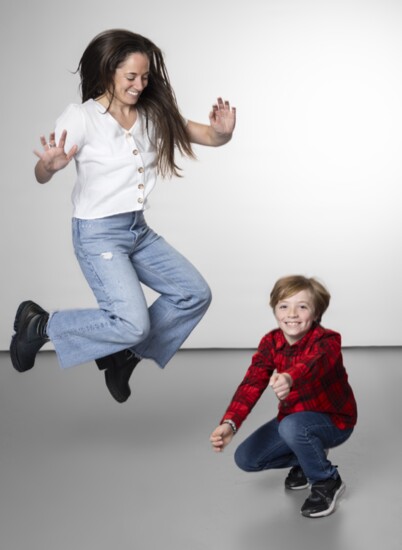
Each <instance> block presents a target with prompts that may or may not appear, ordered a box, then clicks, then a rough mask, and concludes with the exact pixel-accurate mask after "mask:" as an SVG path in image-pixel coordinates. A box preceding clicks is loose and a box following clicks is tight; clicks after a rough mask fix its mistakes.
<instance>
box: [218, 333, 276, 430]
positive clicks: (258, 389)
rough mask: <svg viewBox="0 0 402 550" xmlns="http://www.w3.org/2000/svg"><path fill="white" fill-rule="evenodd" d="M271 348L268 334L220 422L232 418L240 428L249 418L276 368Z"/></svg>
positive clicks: (237, 427)
mask: <svg viewBox="0 0 402 550" xmlns="http://www.w3.org/2000/svg"><path fill="white" fill-rule="evenodd" d="M271 348H272V339H271V337H270V335H269V334H268V335H267V336H265V337H264V338H263V339H262V340H261V342H260V345H259V347H258V350H257V352H256V353H255V354H254V355H253V358H252V362H251V365H250V367H249V368H248V370H247V372H246V374H245V376H244V378H243V381H242V382H241V384H240V385H239V386H238V388H237V390H236V392H235V394H234V395H233V398H232V400H231V402H230V405H229V406H228V408H227V409H226V412H225V414H224V415H223V417H222V419H221V422H220V424H222V423H223V422H224V421H225V420H231V421H232V422H234V425H235V427H236V429H237V430H238V429H239V428H240V426H241V425H242V423H243V422H244V420H245V419H246V418H247V416H248V415H249V413H250V412H251V410H252V409H253V407H254V405H255V404H256V403H257V401H258V399H259V398H260V397H261V395H262V393H263V392H264V390H265V389H266V387H267V385H268V382H269V379H270V377H271V375H272V373H273V371H274V369H275V367H274V365H273V362H272V353H271Z"/></svg>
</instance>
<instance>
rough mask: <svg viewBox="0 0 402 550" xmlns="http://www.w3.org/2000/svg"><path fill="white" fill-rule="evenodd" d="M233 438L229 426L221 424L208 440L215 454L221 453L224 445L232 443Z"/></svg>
mask: <svg viewBox="0 0 402 550" xmlns="http://www.w3.org/2000/svg"><path fill="white" fill-rule="evenodd" d="M233 436H234V433H233V430H232V428H231V427H230V426H229V424H221V425H220V426H218V427H217V428H215V430H214V431H213V432H212V434H211V437H210V438H209V440H210V442H211V443H212V448H213V450H214V451H215V452H216V453H221V452H222V451H223V449H224V448H225V447H226V445H229V443H230V442H231V441H232V439H233Z"/></svg>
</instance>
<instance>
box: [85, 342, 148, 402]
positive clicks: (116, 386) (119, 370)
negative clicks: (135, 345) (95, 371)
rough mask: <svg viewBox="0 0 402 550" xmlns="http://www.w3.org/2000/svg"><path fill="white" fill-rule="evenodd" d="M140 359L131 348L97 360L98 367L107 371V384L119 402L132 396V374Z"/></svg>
mask: <svg viewBox="0 0 402 550" xmlns="http://www.w3.org/2000/svg"><path fill="white" fill-rule="evenodd" d="M140 360H141V359H140V358H139V357H136V356H135V355H134V354H133V353H132V352H131V351H130V350H129V349H125V350H123V351H118V352H117V353H112V354H111V355H107V356H106V357H101V358H100V359H96V360H95V362H96V364H97V365H98V368H99V369H100V370H104V371H105V382H106V386H107V388H108V390H109V391H110V393H111V395H112V397H113V398H114V399H116V401H117V402H118V403H124V402H125V401H127V399H128V398H129V397H130V395H131V390H130V386H129V380H130V376H131V375H132V373H133V370H134V369H135V367H136V366H137V364H138V363H139V362H140Z"/></svg>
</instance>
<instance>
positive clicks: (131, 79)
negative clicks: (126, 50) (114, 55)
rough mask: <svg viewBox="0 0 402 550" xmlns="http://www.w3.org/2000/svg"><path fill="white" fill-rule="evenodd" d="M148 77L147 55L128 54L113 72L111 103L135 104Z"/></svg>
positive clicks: (145, 85)
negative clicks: (113, 87) (113, 89)
mask: <svg viewBox="0 0 402 550" xmlns="http://www.w3.org/2000/svg"><path fill="white" fill-rule="evenodd" d="M148 77H149V59H148V57H147V56H146V55H145V54H143V53H131V54H129V55H128V56H127V57H126V59H125V60H124V61H123V62H122V63H121V64H120V65H119V66H118V67H117V69H116V72H115V74H114V86H115V91H114V97H113V101H112V103H114V104H116V103H119V104H122V105H129V106H131V105H136V103H137V102H138V100H139V98H140V95H141V93H142V91H143V90H144V89H145V88H146V87H147V85H148Z"/></svg>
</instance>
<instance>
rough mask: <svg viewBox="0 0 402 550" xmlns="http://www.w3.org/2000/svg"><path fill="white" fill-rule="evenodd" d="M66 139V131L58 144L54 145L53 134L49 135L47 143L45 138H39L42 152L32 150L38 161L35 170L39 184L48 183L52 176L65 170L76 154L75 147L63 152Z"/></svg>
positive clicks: (76, 148)
mask: <svg viewBox="0 0 402 550" xmlns="http://www.w3.org/2000/svg"><path fill="white" fill-rule="evenodd" d="M66 137H67V131H66V130H63V132H62V133H61V136H60V139H59V143H58V144H56V137H55V133H54V132H51V133H50V135H49V142H47V141H46V138H45V136H41V138H40V142H41V144H42V146H43V151H37V150H34V154H35V155H36V156H37V157H39V159H40V160H39V161H38V163H37V165H36V168H35V174H36V179H37V180H38V181H39V182H40V183H46V182H47V181H49V180H50V178H51V177H52V176H53V174H55V173H56V172H58V171H59V170H62V169H63V168H65V167H66V166H67V164H68V163H69V162H70V160H71V159H72V158H73V157H74V155H75V154H76V152H77V150H78V147H77V145H73V146H72V147H71V149H70V150H69V151H68V153H66V152H65V150H64V147H65V144H66Z"/></svg>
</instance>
